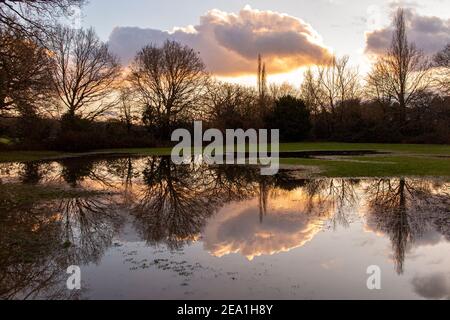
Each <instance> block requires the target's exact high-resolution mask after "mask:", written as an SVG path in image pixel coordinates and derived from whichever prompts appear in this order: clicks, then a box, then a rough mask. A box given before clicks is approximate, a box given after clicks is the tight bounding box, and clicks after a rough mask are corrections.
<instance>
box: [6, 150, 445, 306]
mask: <svg viewBox="0 0 450 320" xmlns="http://www.w3.org/2000/svg"><path fill="white" fill-rule="evenodd" d="M315 155H318V154H314V156H315ZM320 155H324V154H323V153H322V154H320ZM333 155H336V154H333ZM341 155H342V154H341ZM346 155H348V154H346ZM309 156H312V155H311V154H310V155H309ZM259 173H260V171H259V169H257V168H255V167H247V166H214V167H208V166H206V165H198V164H192V165H182V166H175V165H173V163H171V161H170V158H168V157H123V156H120V157H117V156H113V157H111V156H108V157H100V156H98V157H85V158H68V159H63V160H57V161H48V162H45V161H43V162H36V163H10V164H1V165H0V179H1V181H2V183H3V184H4V183H9V184H26V185H29V186H42V187H45V186H58V187H61V188H66V189H69V190H70V189H76V190H79V189H80V190H86V191H101V192H102V193H101V194H95V195H93V196H91V197H87V198H86V197H82V196H80V197H71V198H67V199H54V200H47V201H36V202H35V203H27V204H26V205H24V206H19V207H17V206H15V207H10V206H8V202H7V201H6V202H1V203H0V298H3V299H23V298H27V299H38V298H65V299H66V298H68V299H71V298H81V299H90V298H98V299H133V298H137V299H249V298H251V299H348V298H357V299H363V298H367V299H428V298H433V299H436V298H442V299H448V297H450V271H449V266H450V184H449V183H446V182H445V181H440V180H439V179H427V178H414V179H411V178H391V179H325V178H323V179H320V178H319V179H302V178H299V177H298V175H297V174H296V172H295V170H281V171H280V173H279V174H278V175H276V176H261V175H260V174H259ZM11 196H14V195H11ZM70 265H78V266H80V268H81V275H82V290H81V291H79V292H72V291H69V290H67V288H66V280H67V276H68V275H67V274H66V268H67V267H68V266H70ZM371 265H377V266H379V267H380V268H381V271H382V290H368V289H367V287H366V281H367V277H368V275H367V273H366V271H367V268H368V267H369V266H371ZM437 279H438V280H439V281H437Z"/></svg>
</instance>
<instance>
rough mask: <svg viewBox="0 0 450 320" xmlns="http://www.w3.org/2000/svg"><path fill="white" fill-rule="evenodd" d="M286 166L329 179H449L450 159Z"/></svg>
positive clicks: (317, 161)
mask: <svg viewBox="0 0 450 320" xmlns="http://www.w3.org/2000/svg"><path fill="white" fill-rule="evenodd" d="M280 162H281V164H284V165H292V166H295V165H301V166H314V167H316V168H318V169H319V170H320V173H319V175H321V176H326V177H394V176H434V177H445V178H450V159H445V158H434V157H423V156H386V157H379V156H359V157H339V158H337V159H299V158H287V159H281V161H280Z"/></svg>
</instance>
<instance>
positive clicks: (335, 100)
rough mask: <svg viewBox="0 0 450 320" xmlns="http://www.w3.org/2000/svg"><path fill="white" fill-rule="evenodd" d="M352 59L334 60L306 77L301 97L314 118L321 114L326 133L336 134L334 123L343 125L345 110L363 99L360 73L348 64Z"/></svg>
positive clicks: (326, 62)
mask: <svg viewBox="0 0 450 320" xmlns="http://www.w3.org/2000/svg"><path fill="white" fill-rule="evenodd" d="M348 61H349V57H348V56H343V57H342V58H336V57H332V58H331V59H330V60H327V61H324V62H323V63H322V64H321V65H318V66H317V67H316V68H315V69H312V68H309V69H308V70H306V72H305V73H304V80H303V83H302V86H301V88H300V97H301V99H302V100H303V101H304V102H305V103H306V105H307V106H308V107H309V108H310V111H311V112H312V113H313V114H319V113H320V114H322V115H323V116H324V119H325V120H326V125H327V128H328V129H327V130H328V131H329V133H330V134H331V133H332V132H333V131H334V124H335V122H338V123H342V121H343V113H344V107H345V106H346V104H347V103H348V102H349V101H354V100H356V99H358V98H359V97H360V95H361V86H360V78H359V71H358V69H357V68H356V67H352V66H350V65H349V63H348Z"/></svg>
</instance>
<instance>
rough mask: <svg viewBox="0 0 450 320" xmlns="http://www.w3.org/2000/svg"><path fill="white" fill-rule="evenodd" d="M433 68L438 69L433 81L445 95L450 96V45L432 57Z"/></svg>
mask: <svg viewBox="0 0 450 320" xmlns="http://www.w3.org/2000/svg"><path fill="white" fill-rule="evenodd" d="M433 62H434V66H435V67H436V68H438V71H437V75H436V78H435V81H436V83H437V85H438V88H439V89H440V90H441V91H442V93H443V94H445V95H450V44H447V46H446V47H445V48H444V49H443V50H442V51H440V52H438V53H437V54H436V55H435V56H434V61H433Z"/></svg>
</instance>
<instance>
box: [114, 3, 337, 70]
mask: <svg viewBox="0 0 450 320" xmlns="http://www.w3.org/2000/svg"><path fill="white" fill-rule="evenodd" d="M166 39H171V40H176V41H179V42H181V43H183V44H186V45H188V46H190V47H192V48H194V49H195V50H197V51H198V52H200V55H201V57H202V59H203V60H204V62H205V64H206V66H207V68H208V70H209V71H211V72H212V73H214V74H217V75H222V76H232V75H242V74H253V73H255V69H256V59H257V56H258V54H262V55H263V57H264V60H265V61H266V64H267V68H268V70H269V71H270V73H283V72H288V71H291V70H293V69H297V68H299V67H302V66H306V65H310V64H317V63H321V62H322V61H324V60H326V59H328V58H329V57H330V55H331V53H330V52H329V50H328V49H327V48H326V47H325V46H324V45H323V44H322V43H321V38H320V36H319V35H318V33H317V32H316V31H315V30H314V29H313V28H312V27H311V26H310V25H309V24H307V23H306V22H304V21H303V20H301V19H299V18H296V17H293V16H290V15H287V14H281V13H278V12H273V11H260V10H255V9H252V8H250V7H249V6H246V7H245V8H243V9H242V10H241V11H240V12H239V13H237V14H236V13H227V12H224V11H220V10H217V9H214V10H211V11H208V12H207V13H206V14H205V15H203V16H201V17H200V23H199V24H198V25H196V26H189V27H187V28H177V29H175V30H174V31H172V32H167V31H161V30H156V29H140V28H131V27H117V28H115V29H114V30H113V32H112V33H111V35H110V39H109V45H110V47H111V50H112V51H113V52H115V53H116V54H118V55H119V56H120V57H121V58H122V61H123V62H124V63H128V62H129V61H131V59H132V58H133V57H134V55H135V54H136V52H137V51H138V50H139V49H140V48H141V47H143V46H144V45H146V44H149V43H154V44H161V43H162V42H164V41H165V40H166Z"/></svg>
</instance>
